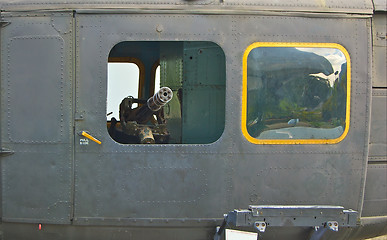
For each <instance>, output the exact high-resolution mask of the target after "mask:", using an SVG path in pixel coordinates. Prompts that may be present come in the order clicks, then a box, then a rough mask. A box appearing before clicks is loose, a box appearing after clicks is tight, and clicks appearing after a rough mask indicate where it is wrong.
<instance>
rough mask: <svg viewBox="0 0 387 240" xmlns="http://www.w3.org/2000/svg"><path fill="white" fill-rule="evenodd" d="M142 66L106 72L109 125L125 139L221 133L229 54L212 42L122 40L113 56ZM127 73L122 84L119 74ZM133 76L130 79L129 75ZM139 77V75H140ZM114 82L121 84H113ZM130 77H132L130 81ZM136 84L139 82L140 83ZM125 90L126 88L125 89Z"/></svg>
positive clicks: (158, 140) (192, 139) (195, 140)
mask: <svg viewBox="0 0 387 240" xmlns="http://www.w3.org/2000/svg"><path fill="white" fill-rule="evenodd" d="M120 58H127V59H138V60H139V61H140V62H141V63H142V64H143V66H142V67H139V71H140V72H139V73H138V72H135V70H133V71H132V70H130V71H131V73H129V70H128V68H129V67H128V68H127V69H126V70H128V71H120V72H118V73H117V75H119V76H118V77H117V78H111V77H110V71H111V70H110V69H111V67H113V66H110V65H111V63H108V68H109V77H108V86H109V87H108V102H109V98H111V96H114V97H116V98H119V100H118V101H116V102H114V103H113V105H115V106H111V109H110V106H108V110H107V112H108V114H109V113H110V112H113V113H117V114H115V115H113V114H110V115H108V119H107V128H108V132H109V134H110V136H111V137H112V138H113V139H114V140H115V141H116V142H118V143H122V144H208V143H213V142H215V141H216V140H217V139H218V138H219V137H220V136H221V134H222V133H223V130H224V122H225V121H224V119H225V84H226V77H225V76H226V73H225V72H226V70H225V56H224V53H223V50H222V49H221V48H220V47H219V46H218V45H216V44H214V43H212V42H188V41H185V42H121V43H119V44H117V45H115V46H114V47H113V49H112V50H111V52H110V55H109V59H120ZM119 78H121V79H124V80H123V81H122V84H121V83H119V84H117V82H118V80H116V79H119ZM129 78H130V79H129ZM139 79H140V80H139ZM111 82H115V84H116V85H117V88H116V90H112V91H111V90H110V88H111V87H110V84H111ZM129 82H130V83H129ZM136 84H137V85H136ZM121 92H122V94H121Z"/></svg>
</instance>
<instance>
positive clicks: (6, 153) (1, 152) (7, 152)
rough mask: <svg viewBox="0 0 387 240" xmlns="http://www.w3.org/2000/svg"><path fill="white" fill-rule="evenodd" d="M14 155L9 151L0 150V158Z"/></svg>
mask: <svg viewBox="0 0 387 240" xmlns="http://www.w3.org/2000/svg"><path fill="white" fill-rule="evenodd" d="M14 153H15V152H14V151H12V150H10V149H6V148H0V157H5V156H8V155H12V154H14Z"/></svg>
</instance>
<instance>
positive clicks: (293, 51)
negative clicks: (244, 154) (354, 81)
mask: <svg viewBox="0 0 387 240" xmlns="http://www.w3.org/2000/svg"><path fill="white" fill-rule="evenodd" d="M244 61H245V62H244V64H245V72H244V74H245V80H244V84H245V86H244V88H245V89H244V91H245V94H246V96H245V99H244V100H245V101H246V103H244V104H246V105H247V107H246V108H245V112H244V114H245V118H244V119H245V122H244V123H243V124H244V126H242V128H243V129H244V131H245V133H247V134H246V135H247V137H248V139H249V140H251V141H252V142H255V143H265V142H267V143H333V142H338V141H340V140H341V139H342V138H344V137H345V134H346V132H347V131H348V124H349V101H348V99H349V83H350V80H349V70H348V69H349V57H348V54H347V53H346V51H345V49H344V48H343V47H341V46H340V45H336V44H335V45H327V46H324V45H323V46H321V45H317V46H316V47H315V46H313V45H312V46H310V44H305V45H303V44H298V45H297V44H289V46H287V45H286V44H282V45H281V46H276V45H275V44H262V45H259V44H256V46H254V45H253V46H251V47H250V49H249V50H248V52H247V53H246V54H245V59H244ZM271 140H280V141H274V142H273V141H271ZM281 140H284V141H281ZM332 140H333V141H332Z"/></svg>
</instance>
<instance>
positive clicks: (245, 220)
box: [214, 205, 358, 240]
mask: <svg viewBox="0 0 387 240" xmlns="http://www.w3.org/2000/svg"><path fill="white" fill-rule="evenodd" d="M357 224H358V212H356V211H353V210H344V207H341V206H309V205H296V206H287V205H257V206H256V205H254V206H249V209H246V210H240V209H238V210H234V211H231V212H229V213H228V214H226V215H225V218H224V222H223V224H222V226H221V227H220V228H219V229H218V230H217V232H216V233H215V236H214V240H219V239H220V237H221V236H222V234H223V232H224V231H225V229H226V227H231V228H251V229H252V230H255V231H257V232H258V233H263V232H265V231H266V229H267V228H270V227H311V228H313V229H314V232H313V234H312V235H311V237H310V239H311V240H318V239H320V238H321V237H322V236H323V235H324V233H325V232H326V230H331V231H338V230H339V226H340V227H355V226H356V225H357Z"/></svg>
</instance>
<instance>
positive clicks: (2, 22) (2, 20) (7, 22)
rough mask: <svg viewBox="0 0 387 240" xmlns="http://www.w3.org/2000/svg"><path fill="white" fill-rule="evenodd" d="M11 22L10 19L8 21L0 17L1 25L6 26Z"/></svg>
mask: <svg viewBox="0 0 387 240" xmlns="http://www.w3.org/2000/svg"><path fill="white" fill-rule="evenodd" d="M9 24H11V22H10V21H6V20H4V19H0V27H2V28H3V27H6V26H8V25H9Z"/></svg>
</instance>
